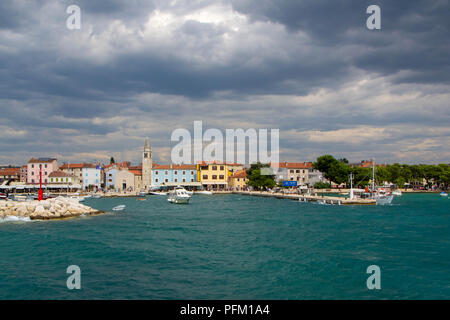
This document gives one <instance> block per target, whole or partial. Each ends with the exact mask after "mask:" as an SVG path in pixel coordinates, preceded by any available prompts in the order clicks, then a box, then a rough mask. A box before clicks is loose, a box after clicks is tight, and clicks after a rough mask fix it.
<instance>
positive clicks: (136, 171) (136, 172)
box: [128, 170, 142, 176]
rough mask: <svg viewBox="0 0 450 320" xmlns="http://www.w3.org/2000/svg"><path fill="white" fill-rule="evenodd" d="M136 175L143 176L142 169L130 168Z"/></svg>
mask: <svg viewBox="0 0 450 320" xmlns="http://www.w3.org/2000/svg"><path fill="white" fill-rule="evenodd" d="M128 171H130V172H131V173H132V174H134V175H135V176H142V170H128Z"/></svg>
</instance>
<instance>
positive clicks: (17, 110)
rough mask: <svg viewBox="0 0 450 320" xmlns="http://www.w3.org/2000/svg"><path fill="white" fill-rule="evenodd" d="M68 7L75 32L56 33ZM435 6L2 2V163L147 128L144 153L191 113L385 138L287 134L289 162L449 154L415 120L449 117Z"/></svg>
mask: <svg viewBox="0 0 450 320" xmlns="http://www.w3.org/2000/svg"><path fill="white" fill-rule="evenodd" d="M71 4H76V5H79V6H80V8H81V10H82V29H81V30H77V31H70V30H67V29H66V27H65V22H66V18H67V16H68V15H67V14H66V12H65V9H66V7H67V6H68V5H71ZM370 4H378V5H380V6H381V9H382V30H380V31H369V30H367V28H366V27H365V23H366V18H367V16H368V15H367V14H366V13H365V10H366V8H367V6H368V5H370ZM231 6H232V7H231ZM230 8H232V9H234V10H235V11H233V10H231V9H230ZM448 9H449V5H448V1H438V0H436V1H422V0H415V1H366V0H362V1H344V0H337V1H325V0H315V1H312V0H310V1H287V0H232V1H220V0H217V1H213V0H210V1H207V0H197V1H175V2H172V1H163V0H154V1H144V0H130V1H121V0H111V1H93V0H89V1H88V0H86V1H84V0H73V1H72V0H70V1H69V0H64V1H51V0H39V1H29V2H23V1H17V2H13V1H2V2H1V3H0V78H1V80H2V81H1V82H0V110H1V111H2V117H0V128H1V129H2V131H3V137H5V139H3V140H2V141H1V143H0V163H3V162H5V160H4V159H5V158H6V157H10V158H11V159H18V160H17V161H23V160H25V159H26V158H27V157H28V155H27V153H26V151H27V150H28V151H30V152H31V151H33V152H38V151H39V150H42V151H43V152H44V153H45V150H48V152H57V153H59V154H64V153H69V154H73V153H74V152H80V153H82V152H92V153H94V152H95V151H98V150H103V151H104V152H110V153H112V152H119V151H121V150H128V148H135V147H136V146H140V145H141V139H142V137H145V136H147V135H150V136H151V140H152V144H153V146H154V147H155V150H159V152H155V155H157V154H158V153H160V154H162V153H163V152H166V153H167V150H166V149H164V148H166V147H167V146H168V145H170V143H169V142H167V140H168V139H169V137H170V133H171V131H172V130H173V129H175V128H177V127H180V126H182V127H187V128H189V127H190V126H192V121H193V120H203V121H204V122H205V124H208V126H215V127H218V128H221V129H223V128H233V127H237V126H242V127H248V126H254V127H275V128H280V129H281V130H285V131H289V130H293V131H294V132H307V131H308V130H309V131H317V130H318V131H321V132H328V131H330V132H334V131H333V130H341V129H352V128H354V129H355V130H356V131H355V132H356V133H357V134H359V133H360V132H362V131H361V130H360V129H359V128H360V127H364V128H365V127H368V128H369V129H371V128H372V129H373V128H386V130H388V132H389V134H386V136H385V137H384V138H383V139H384V140H383V139H381V140H380V139H374V140H370V139H366V140H365V141H363V142H361V141H359V140H358V141H359V142H358V143H354V144H348V143H346V140H345V137H344V138H343V139H342V141H339V142H326V141H324V142H322V141H319V142H318V140H314V139H312V140H308V139H306V138H304V139H303V138H302V136H301V135H300V136H294V137H286V138H285V139H284V140H283V141H281V145H282V148H284V149H285V150H287V151H286V152H287V154H288V155H289V157H291V160H295V156H296V155H297V156H298V154H297V153H298V150H300V149H302V150H304V153H303V154H304V156H305V157H312V156H313V155H317V154H320V153H326V152H328V150H331V151H336V150H337V151H340V152H342V153H345V152H348V153H349V154H350V155H353V153H354V152H356V151H357V150H358V148H359V149H360V150H369V151H370V150H371V151H372V152H373V153H377V157H379V154H378V153H382V151H379V150H385V152H386V153H387V154H389V156H386V158H389V157H391V158H395V156H394V155H393V153H394V152H395V151H398V150H409V149H408V148H409V147H410V146H411V145H414V144H417V143H418V142H417V141H415V140H414V138H417V139H420V138H422V139H423V140H425V139H428V140H430V141H431V140H432V141H431V142H430V143H429V145H425V146H423V150H426V151H429V150H433V151H435V150H440V153H441V155H440V156H439V155H438V156H435V157H434V158H430V157H429V156H427V155H426V154H423V155H421V154H419V155H415V156H418V157H422V156H423V159H424V161H434V160H435V159H440V160H442V159H446V158H445V157H446V156H447V155H448V145H446V144H445V142H446V141H448V132H447V131H445V130H441V131H438V132H434V131H427V129H428V128H432V127H437V128H445V127H446V126H448V123H449V121H450V113H449V112H450V111H449V109H448V100H446V98H447V94H448V83H449V80H450V78H449V77H450V72H449V71H450V61H449V58H448V57H449V53H450V42H449V41H450V40H449V39H450V37H449V36H448V33H449V31H450V27H449V23H450V22H449V21H450V19H448V12H449V11H448ZM202 14H203V15H202ZM361 81H367V82H368V84H367V85H362V84H361V83H360V82H361ZM316 95H317V96H316ZM302 97H306V98H307V99H306V100H301V98H302ZM297 98H298V99H300V100H299V101H297V100H298V99H297ZM408 126H411V127H413V128H415V127H418V128H421V129H423V130H422V131H416V130H414V131H411V130H409V129H408ZM397 127H399V128H402V129H401V130H394V129H395V128H397ZM389 130H390V131H389ZM375 132H378V131H375ZM338 133H340V132H339V131H338ZM345 134H347V133H345ZM36 136H39V137H40V139H39V141H37V142H35V143H29V141H30V140H33V138H34V137H36ZM304 136H305V137H306V133H305V135H304ZM344 136H345V135H344ZM396 141H397V142H396ZM395 143H397V147H396V146H393V145H395ZM388 145H389V147H386V146H388ZM435 146H437V147H435ZM439 146H440V147H439ZM402 148H403V149H402ZM15 150H16V151H17V154H20V155H18V156H17V157H16V153H14V151H15ZM24 150H25V151H24ZM133 150H134V149H133ZM438 153H439V152H438ZM96 156H97V155H95V156H94V155H92V157H96ZM166 156H167V154H166ZM2 157H3V158H2ZM86 157H88V158H89V156H86ZM439 157H440V158H439ZM299 160H308V159H305V158H303V159H299ZM440 160H439V161H440Z"/></svg>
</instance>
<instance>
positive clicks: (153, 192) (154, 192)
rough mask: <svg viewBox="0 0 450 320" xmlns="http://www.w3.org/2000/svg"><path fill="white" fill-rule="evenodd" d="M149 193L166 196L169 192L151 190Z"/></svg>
mask: <svg viewBox="0 0 450 320" xmlns="http://www.w3.org/2000/svg"><path fill="white" fill-rule="evenodd" d="M150 194H152V195H154V196H167V195H168V194H169V193H168V192H159V191H158V192H157V191H151V192H150Z"/></svg>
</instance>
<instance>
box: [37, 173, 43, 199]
mask: <svg viewBox="0 0 450 320" xmlns="http://www.w3.org/2000/svg"><path fill="white" fill-rule="evenodd" d="M41 200H44V194H43V193H42V167H41V166H40V167H39V193H38V201H41Z"/></svg>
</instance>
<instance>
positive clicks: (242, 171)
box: [231, 170, 247, 179]
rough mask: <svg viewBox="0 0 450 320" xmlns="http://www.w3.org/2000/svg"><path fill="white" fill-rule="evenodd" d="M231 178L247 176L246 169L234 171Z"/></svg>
mask: <svg viewBox="0 0 450 320" xmlns="http://www.w3.org/2000/svg"><path fill="white" fill-rule="evenodd" d="M231 178H232V179H233V178H247V171H246V170H239V171H236V173H235V174H233V175H232V176H231Z"/></svg>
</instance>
